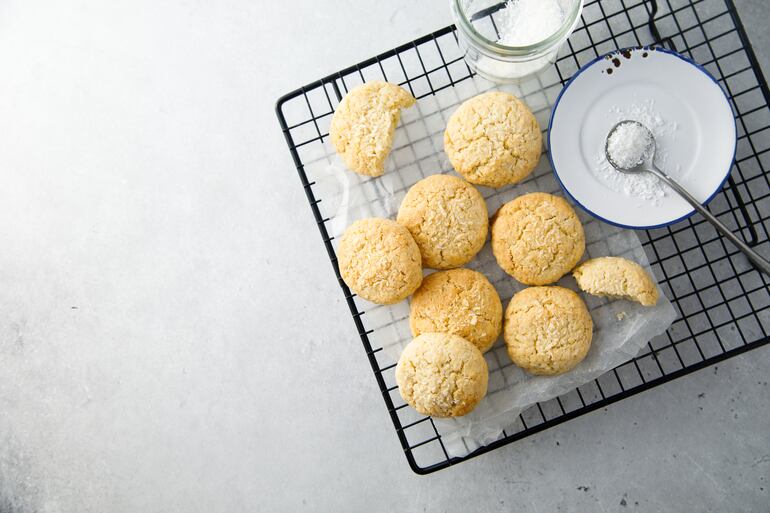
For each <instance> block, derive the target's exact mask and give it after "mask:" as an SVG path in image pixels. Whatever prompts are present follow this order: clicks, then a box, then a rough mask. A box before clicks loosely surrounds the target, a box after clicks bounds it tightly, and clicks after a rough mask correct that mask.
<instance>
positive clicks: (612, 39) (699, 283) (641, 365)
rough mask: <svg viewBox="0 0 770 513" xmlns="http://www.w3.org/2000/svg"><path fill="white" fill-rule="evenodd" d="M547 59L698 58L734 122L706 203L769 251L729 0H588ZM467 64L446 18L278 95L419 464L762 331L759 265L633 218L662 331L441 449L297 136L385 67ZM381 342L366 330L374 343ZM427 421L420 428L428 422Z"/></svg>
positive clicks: (765, 305)
mask: <svg viewBox="0 0 770 513" xmlns="http://www.w3.org/2000/svg"><path fill="white" fill-rule="evenodd" d="M581 18H582V19H581V22H580V23H579V25H578V26H577V28H576V29H575V32H574V33H573V35H572V36H571V37H570V39H569V41H568V44H567V45H565V48H563V49H562V51H561V53H560V54H559V57H558V59H557V61H556V64H555V69H556V72H557V75H558V82H555V83H554V84H543V86H544V88H545V87H554V86H559V87H561V86H562V85H564V84H566V82H567V81H568V80H569V79H570V77H571V76H572V75H573V74H574V73H575V72H576V71H577V70H578V69H579V68H580V67H581V66H582V65H584V64H586V63H587V62H590V61H591V60H592V59H594V58H595V57H597V56H599V55H603V54H606V53H609V52H611V51H613V50H616V49H618V48H624V47H632V46H643V45H652V44H662V45H665V46H667V47H669V48H671V49H674V50H676V51H678V52H680V53H683V54H684V55H686V56H688V57H690V58H692V59H693V60H694V61H696V62H698V63H700V64H701V65H703V66H704V67H705V68H706V69H707V70H708V71H709V72H710V73H711V74H712V75H713V76H714V77H716V78H717V79H718V81H719V84H720V85H721V86H722V87H723V88H724V89H725V90H726V92H727V93H728V96H729V97H730V100H731V104H732V107H733V111H734V114H735V118H736V123H737V127H738V147H737V152H736V158H735V163H734V165H733V168H732V171H731V175H730V178H729V180H728V181H727V183H726V184H725V186H724V187H723V189H722V191H721V193H720V194H718V195H717V196H716V197H715V198H714V199H713V200H712V202H711V203H710V205H709V208H710V209H711V211H712V212H713V213H714V214H715V215H717V217H718V218H719V219H720V220H721V221H722V222H723V223H725V224H726V225H728V226H729V227H730V228H731V229H733V230H734V231H736V232H738V233H740V234H741V235H742V236H743V237H744V238H745V240H746V241H747V242H748V243H749V244H751V245H752V246H756V248H757V250H758V251H759V252H760V253H761V254H763V256H765V258H767V257H768V256H770V255H769V253H770V251H768V249H770V247H769V245H768V244H767V242H768V234H769V233H770V176H769V174H768V164H769V163H770V110H769V109H768V101H770V92H769V91H768V87H767V83H766V82H765V79H764V77H763V76H762V73H761V70H760V68H759V65H758V63H757V60H756V57H755V55H754V53H753V51H752V49H751V47H750V45H749V41H748V39H747V36H746V33H745V31H744V29H743V26H742V24H741V22H740V19H739V17H738V14H737V12H736V9H735V6H734V4H733V2H732V0H664V1H660V0H659V1H655V0H639V1H637V0H593V1H587V2H586V4H585V7H584V10H583V13H582V16H581ZM472 76H473V73H472V72H471V70H470V69H469V68H468V66H467V65H466V64H465V62H464V61H463V58H462V53H461V50H460V49H459V47H458V44H457V37H456V34H455V29H454V27H451V26H450V27H446V28H444V29H442V30H439V31H436V32H433V33H432V34H429V35H426V36H424V37H422V38H419V39H417V40H415V41H413V42H411V43H408V44H405V45H402V46H399V47H398V48H395V49H393V50H390V51H388V52H385V53H382V54H380V55H378V56H376V57H373V58H371V59H368V60H366V61H364V62H361V63H359V64H357V65H355V66H351V67H349V68H347V69H344V70H341V71H339V72H337V73H334V74H332V75H329V76H327V77H325V78H323V79H321V80H319V81H317V82H314V83H312V84H309V85H307V86H305V87H302V88H300V89H297V90H295V91H293V92H291V93H288V94H287V95H285V96H283V97H282V98H281V99H280V100H279V101H278V103H277V106H276V112H277V115H278V118H279V122H280V125H281V128H282V130H283V133H284V136H285V138H286V142H287V144H288V146H289V149H290V152H291V154H292V157H293V159H294V163H295V165H296V167H297V171H298V173H299V176H300V180H301V182H302V187H303V188H304V190H305V193H306V195H307V198H308V201H309V203H310V206H311V210H312V212H313V215H314V217H315V219H316V222H317V224H318V228H319V230H320V232H321V236H322V239H323V243H324V245H325V247H326V250H327V252H328V254H329V258H330V260H331V263H332V266H333V268H334V272H335V273H336V275H337V278H338V280H339V283H340V286H341V287H342V290H343V292H344V295H345V298H346V301H347V303H348V306H349V307H350V311H351V314H352V317H353V321H354V323H355V325H356V328H357V329H358V332H359V334H360V336H361V340H362V342H363V346H364V349H365V351H366V355H367V357H368V359H369V363H370V364H371V367H372V370H373V371H374V376H375V379H376V381H377V384H378V386H379V388H380V390H381V392H382V395H383V399H384V401H385V405H386V407H387V409H388V412H389V414H390V417H391V419H392V421H393V424H394V427H395V430H396V434H397V436H398V438H399V441H400V443H401V445H402V447H403V450H404V453H405V455H406V458H407V460H408V462H409V465H410V467H411V468H412V469H413V470H414V471H415V472H417V473H421V474H422V473H429V472H433V471H436V470H439V469H442V468H445V467H447V466H449V465H452V464H456V463H458V462H461V461H464V460H466V459H469V458H471V457H474V456H478V455H480V454H483V453H485V452H488V451H490V450H493V449H495V448H498V447H500V446H502V445H505V444H508V443H511V442H513V441H515V440H519V439H521V438H524V437H526V436H529V435H531V434H534V433H537V432H539V431H542V430H544V429H547V428H549V427H551V426H554V425H556V424H559V423H562V422H565V421H567V420H569V419H572V418H575V417H577V416H580V415H583V414H585V413H588V412H590V411H593V410H596V409H598V408H601V407H604V406H606V405H608V404H610V403H613V402H615V401H618V400H621V399H623V398H625V397H628V396H630V395H633V394H636V393H638V392H641V391H643V390H646V389H649V388H652V387H654V386H657V385H659V384H662V383H664V382H666V381H669V380H671V379H675V378H677V377H680V376H683V375H685V374H688V373H690V372H693V371H695V370H698V369H701V368H703V367H706V366H708V365H711V364H713V363H715V362H718V361H720V360H723V359H726V358H729V357H732V356H735V355H737V354H740V353H742V352H745V351H748V350H750V349H754V348H757V347H759V346H761V345H764V344H767V343H768V342H770V337H769V336H768V333H770V286H769V285H768V278H767V277H765V276H764V275H762V274H761V273H759V272H758V271H756V270H755V269H753V268H752V267H751V265H750V264H749V263H748V261H747V260H746V259H745V258H744V257H743V256H742V255H741V254H740V253H739V252H738V250H737V249H736V248H734V247H733V246H732V245H730V244H729V243H727V242H725V241H724V240H723V239H722V238H721V237H719V235H718V234H717V233H716V231H715V230H714V229H713V227H712V226H711V225H710V224H708V223H707V222H706V221H704V220H703V218H702V217H700V216H699V215H695V216H692V217H690V218H688V219H686V220H684V221H682V222H679V223H677V224H675V225H673V226H669V227H664V228H659V229H654V230H648V231H646V232H639V236H640V239H641V240H642V243H643V247H644V249H645V251H646V253H647V256H648V258H649V260H650V264H651V266H652V269H653V271H654V272H655V274H656V276H657V278H658V280H659V282H660V284H661V287H662V288H663V290H664V292H665V293H666V295H667V296H668V297H669V298H670V299H671V301H672V303H673V304H674V306H675V308H676V309H677V312H678V314H679V316H678V318H677V320H676V321H675V322H674V323H673V325H672V326H671V327H670V328H669V330H668V332H667V333H666V334H665V335H664V336H661V337H657V338H656V339H653V340H652V341H650V343H649V344H647V347H646V349H644V350H643V351H642V352H641V353H640V354H639V355H637V356H636V358H634V359H633V360H631V361H629V362H627V363H625V364H623V365H620V366H618V367H617V368H615V369H614V370H613V371H611V372H608V373H606V374H605V375H603V376H601V377H600V378H598V379H596V380H595V381H594V382H592V383H589V384H587V385H583V386H581V387H579V388H577V389H575V390H574V391H572V392H570V393H568V394H565V395H563V396H560V397H558V398H555V399H553V400H550V401H547V402H543V403H538V404H536V405H534V406H532V407H531V408H529V409H528V410H526V411H524V412H523V413H522V414H521V415H520V416H519V420H518V422H517V423H516V424H515V425H514V426H511V427H510V428H509V429H507V430H506V431H504V432H503V435H502V437H500V438H499V439H498V440H496V441H494V442H492V443H490V444H488V445H485V446H483V447H481V448H479V449H476V450H474V451H472V452H469V453H468V454H467V455H465V456H463V457H451V456H450V455H449V454H448V452H447V451H446V448H445V447H444V444H443V443H442V440H441V435H440V434H439V431H438V430H437V429H436V426H435V424H434V422H433V419H431V418H430V417H419V418H416V420H415V416H414V414H413V413H412V414H408V415H407V414H406V412H407V410H406V408H408V407H407V406H406V405H405V404H403V401H401V400H400V397H398V390H397V387H396V385H395V378H394V375H393V374H394V367H395V364H394V363H393V362H391V361H389V360H388V359H387V358H383V353H382V347H373V345H372V343H371V339H372V338H373V337H372V336H371V335H372V334H373V333H374V331H375V329H376V328H373V327H370V326H368V325H367V318H366V312H364V311H361V309H360V308H359V306H358V305H357V304H356V297H355V295H354V294H352V293H351V292H350V290H349V289H348V288H347V287H346V285H345V284H344V282H343V281H342V280H341V278H340V277H339V269H338V267H337V260H336V256H335V253H334V248H333V245H332V237H330V235H329V231H328V230H327V225H326V223H327V222H328V221H329V219H328V217H324V215H323V214H322V211H321V209H320V208H319V204H320V203H321V202H322V201H323V198H322V197H319V196H318V195H317V194H316V191H315V189H314V185H315V183H314V182H312V181H309V180H308V177H307V176H306V173H305V171H304V164H305V163H304V162H303V148H307V147H309V146H311V145H318V144H323V141H324V140H325V139H326V137H327V135H328V133H327V131H328V125H329V120H330V117H331V115H332V114H333V112H334V106H335V105H336V103H338V102H339V101H340V100H341V98H342V96H343V95H344V94H345V92H347V90H348V87H349V86H350V84H352V83H360V82H362V81H366V80H373V79H384V80H388V81H391V82H394V83H399V84H401V85H402V86H404V87H405V88H407V89H409V90H410V91H411V92H412V93H413V94H414V96H415V97H417V98H418V99H419V98H422V97H425V96H428V95H432V94H435V93H436V92H438V91H440V90H442V89H446V88H450V87H454V86H455V85H456V84H458V83H460V82H462V81H464V80H467V79H469V78H470V77H472ZM378 345H379V344H375V346H378ZM426 426H428V429H426Z"/></svg>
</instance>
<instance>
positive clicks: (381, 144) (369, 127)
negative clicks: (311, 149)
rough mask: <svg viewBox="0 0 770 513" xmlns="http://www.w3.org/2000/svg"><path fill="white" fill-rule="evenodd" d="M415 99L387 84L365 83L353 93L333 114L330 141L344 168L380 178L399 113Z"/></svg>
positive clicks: (399, 88) (353, 90) (344, 99)
mask: <svg viewBox="0 0 770 513" xmlns="http://www.w3.org/2000/svg"><path fill="white" fill-rule="evenodd" d="M414 102H415V99H414V97H413V96H412V95H411V94H409V93H408V92H407V91H406V90H404V89H403V88H401V87H399V86H397V85H395V84H390V83H388V82H379V81H375V82H367V83H365V84H363V85H360V86H358V87H356V88H355V89H352V90H351V91H350V92H349V93H348V94H347V95H345V97H344V98H343V99H342V101H341V102H340V104H339V105H338V106H337V109H336V110H335V111H334V116H333V117H332V121H331V126H330V128H329V137H330V138H331V142H332V144H333V145H334V148H335V149H336V150H337V153H339V154H340V156H341V157H342V160H344V161H345V164H346V165H347V166H348V167H349V168H350V169H352V170H353V171H355V172H356V173H359V174H362V175H366V176H380V175H381V174H382V173H383V171H384V169H385V158H386V157H387V156H388V153H390V148H391V146H392V145H393V132H394V131H395V130H396V125H397V124H398V119H399V117H400V116H401V109H402V108H405V107H411V106H412V105H414Z"/></svg>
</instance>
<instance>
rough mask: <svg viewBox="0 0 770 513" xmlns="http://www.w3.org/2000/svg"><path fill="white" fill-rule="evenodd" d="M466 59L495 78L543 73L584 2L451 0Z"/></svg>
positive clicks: (513, 78) (481, 72)
mask: <svg viewBox="0 0 770 513" xmlns="http://www.w3.org/2000/svg"><path fill="white" fill-rule="evenodd" d="M451 1H452V14H453V16H454V20H455V25H456V26H457V33H458V40H459V42H460V46H461V47H462V49H463V50H464V52H465V60H466V62H467V63H468V65H469V66H470V67H471V68H473V69H474V70H475V71H476V72H477V73H478V74H479V75H481V76H483V77H485V78H487V79H489V80H492V81H494V82H500V83H506V82H517V81H519V80H521V79H523V78H525V77H527V76H530V75H533V74H535V73H538V72H540V71H542V70H543V69H544V68H546V67H547V66H549V65H550V64H552V63H553V62H554V60H556V54H557V53H558V51H559V48H561V45H562V44H563V43H564V42H565V41H566V40H567V38H568V37H569V36H570V34H571V33H572V31H573V30H574V29H575V26H576V25H577V23H578V21H579V20H580V13H581V12H582V9H583V0H508V1H507V2H500V0H451Z"/></svg>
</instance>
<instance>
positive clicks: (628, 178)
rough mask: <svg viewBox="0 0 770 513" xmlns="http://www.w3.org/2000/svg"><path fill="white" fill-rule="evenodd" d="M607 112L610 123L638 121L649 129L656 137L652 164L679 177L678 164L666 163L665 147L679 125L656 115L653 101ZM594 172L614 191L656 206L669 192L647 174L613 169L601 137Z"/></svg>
mask: <svg viewBox="0 0 770 513" xmlns="http://www.w3.org/2000/svg"><path fill="white" fill-rule="evenodd" d="M608 115H609V117H610V118H611V119H612V121H613V123H612V124H613V125H614V124H615V123H617V122H620V121H623V120H626V119H629V120H632V121H638V122H639V123H641V124H643V125H644V126H646V127H647V128H649V129H650V132H652V135H653V136H654V137H655V146H656V150H655V159H654V161H655V165H656V166H658V168H660V169H661V170H662V171H665V172H666V173H668V174H669V175H670V176H671V177H673V178H677V177H678V174H679V172H680V171H681V166H680V165H678V164H676V165H672V164H671V163H670V162H669V153H668V148H669V147H670V146H671V145H672V144H674V143H675V142H676V136H677V129H678V125H677V123H676V122H675V121H670V120H666V119H663V118H662V117H661V116H660V114H658V112H657V111H656V110H655V101H654V100H651V99H650V100H644V101H641V102H638V103H632V104H630V105H628V106H626V107H613V108H611V109H610V110H609V112H608ZM593 171H594V174H595V175H596V176H597V177H598V178H599V179H600V180H601V181H602V182H603V183H604V184H606V185H607V187H609V188H610V189H612V190H613V191H615V192H621V193H623V194H625V195H626V196H633V197H637V198H642V199H644V200H647V201H649V202H651V203H653V204H655V205H659V204H660V201H661V199H662V198H664V197H665V196H666V195H667V194H670V193H671V191H669V189H668V186H667V185H665V184H663V183H662V182H661V181H660V180H658V179H657V178H656V177H655V176H653V175H652V174H650V173H638V174H625V173H621V172H620V171H617V170H616V169H615V168H613V167H612V165H611V164H610V163H609V162H607V157H606V156H605V155H604V139H602V141H601V144H600V146H599V148H597V152H596V161H595V166H594V169H593Z"/></svg>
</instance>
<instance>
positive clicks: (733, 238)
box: [647, 166, 770, 275]
mask: <svg viewBox="0 0 770 513" xmlns="http://www.w3.org/2000/svg"><path fill="white" fill-rule="evenodd" d="M647 170H648V171H649V172H650V173H652V174H654V175H655V176H657V177H658V178H660V179H661V180H663V181H664V182H666V183H667V184H668V185H669V187H671V188H672V189H674V190H675V191H676V192H677V193H678V194H679V195H680V196H681V197H683V198H684V199H686V200H687V201H688V202H689V203H690V205H692V206H693V208H695V210H697V211H698V212H699V213H700V215H702V216H703V217H705V218H706V220H707V221H708V222H709V223H711V224H713V225H714V227H716V229H717V230H719V232H720V233H721V234H722V235H724V236H725V237H727V238H728V239H729V240H730V242H732V243H733V244H735V245H736V246H737V247H738V249H740V250H741V251H742V252H743V253H744V254H745V255H746V257H747V258H748V259H749V260H750V261H751V263H752V264H754V266H755V267H756V268H757V269H759V270H760V271H762V272H763V273H765V274H767V275H770V262H768V261H767V260H765V259H764V258H762V257H761V256H759V254H758V253H757V252H756V251H754V250H753V249H751V248H750V247H749V246H747V245H746V243H745V242H743V241H742V240H741V239H740V238H739V237H738V236H737V235H735V234H734V233H733V232H731V231H730V229H729V228H728V227H727V226H725V225H724V224H722V223H721V222H720V221H719V219H717V218H716V217H714V215H713V214H712V213H711V212H709V211H708V210H707V209H706V207H704V206H703V205H701V204H700V202H699V201H698V200H697V199H695V198H694V197H693V196H692V195H691V194H690V193H689V192H687V191H686V190H685V189H684V187H682V186H681V185H679V184H678V183H677V182H676V181H674V179H673V178H671V177H670V176H668V175H667V174H666V173H664V172H663V171H661V170H660V169H658V168H657V167H655V166H649V167H648V168H647Z"/></svg>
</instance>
